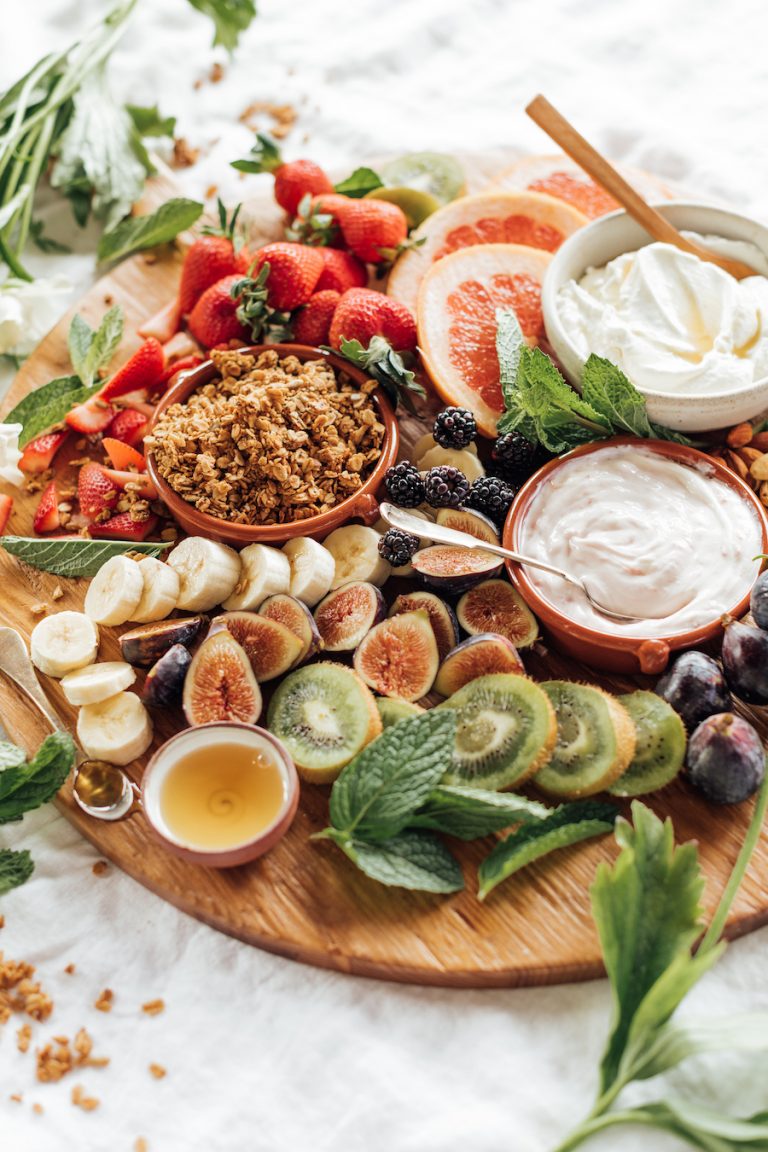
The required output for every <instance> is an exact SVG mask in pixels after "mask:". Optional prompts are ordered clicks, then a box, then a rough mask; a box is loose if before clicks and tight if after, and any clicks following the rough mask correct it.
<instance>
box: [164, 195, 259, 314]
mask: <svg viewBox="0 0 768 1152" xmlns="http://www.w3.org/2000/svg"><path fill="white" fill-rule="evenodd" d="M218 210H219V226H218V228H204V229H203V233H202V235H201V236H200V237H198V239H197V240H195V241H194V242H193V243H192V245H191V246H190V247H189V248H188V249H187V254H186V256H185V257H184V265H183V267H182V269H181V283H180V284H179V297H178V307H179V312H180V313H181V315H182V316H187V315H188V314H189V313H190V312H191V311H192V309H193V308H194V307H195V305H196V304H197V302H198V300H199V299H200V297H201V296H202V294H203V293H204V292H205V291H206V290H207V289H208V288H210V287H211V286H212V285H213V284H217V283H218V282H219V280H223V279H224V277H225V276H234V275H235V274H236V273H240V274H241V275H243V276H244V275H245V273H246V272H247V271H248V267H249V265H250V263H251V259H252V257H251V255H250V253H249V252H248V249H247V248H241V247H240V245H239V243H238V241H237V239H236V237H235V227H236V224H237V217H238V213H239V212H240V205H239V204H238V206H237V208H235V210H234V212H233V213H232V216H231V218H230V219H227V210H226V208H225V207H224V205H223V204H222V202H221V200H219V201H218Z"/></svg>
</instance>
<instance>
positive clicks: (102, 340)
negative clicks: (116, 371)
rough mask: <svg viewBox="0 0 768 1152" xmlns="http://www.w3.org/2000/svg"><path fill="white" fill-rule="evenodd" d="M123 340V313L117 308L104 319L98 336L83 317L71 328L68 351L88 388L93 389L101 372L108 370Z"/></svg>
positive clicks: (79, 317) (72, 324)
mask: <svg viewBox="0 0 768 1152" xmlns="http://www.w3.org/2000/svg"><path fill="white" fill-rule="evenodd" d="M122 338H123V310H122V308H121V307H120V306H119V305H118V304H116V305H115V306H114V307H113V308H110V309H109V311H108V312H107V313H106V315H105V316H104V319H103V320H102V322H101V324H100V325H99V327H98V328H97V329H96V331H95V332H94V331H93V329H92V328H91V327H90V326H89V325H88V324H87V323H86V321H85V320H84V319H83V317H82V316H80V315H79V313H78V314H77V315H75V316H73V318H72V323H71V324H70V326H69V336H68V341H67V342H68V347H69V358H70V360H71V361H72V367H73V368H74V369H75V372H76V373H77V375H78V376H79V377H80V379H81V381H82V382H83V384H84V385H85V387H86V388H90V387H91V385H92V384H93V382H94V380H95V379H96V376H97V373H98V372H99V369H101V368H105V367H106V366H107V364H109V362H110V360H111V359H112V357H113V356H114V354H115V352H116V351H117V349H118V346H119V344H120V341H121V340H122Z"/></svg>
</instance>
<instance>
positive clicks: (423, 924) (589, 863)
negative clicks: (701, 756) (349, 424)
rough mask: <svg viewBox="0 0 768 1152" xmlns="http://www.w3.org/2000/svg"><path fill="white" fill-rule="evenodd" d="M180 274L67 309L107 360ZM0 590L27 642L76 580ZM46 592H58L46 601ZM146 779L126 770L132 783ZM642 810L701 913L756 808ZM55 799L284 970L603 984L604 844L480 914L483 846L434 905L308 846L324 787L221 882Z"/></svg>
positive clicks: (767, 891)
mask: <svg viewBox="0 0 768 1152" xmlns="http://www.w3.org/2000/svg"><path fill="white" fill-rule="evenodd" d="M170 194H172V186H171V185H169V183H168V181H167V179H165V178H160V179H158V180H156V181H154V186H153V187H152V188H151V191H150V195H149V198H148V199H149V200H150V201H152V202H154V203H157V202H159V201H161V200H163V199H165V198H167V196H168V195H170ZM147 206H150V204H149V203H148V205H147ZM260 222H261V224H262V225H264V226H265V228H264V230H265V232H266V231H268V230H269V228H271V223H269V224H268V220H267V215H266V213H265V215H263V216H262V217H261V221H260ZM179 267H180V261H179V256H178V254H176V253H174V252H173V251H171V250H161V251H158V252H157V253H152V254H151V255H143V256H142V255H139V256H137V257H135V258H133V259H131V260H128V261H126V262H124V263H123V264H121V265H120V266H119V267H117V268H116V269H115V270H114V271H112V272H110V273H109V274H108V275H107V276H105V277H104V278H103V279H102V280H100V281H99V282H98V283H97V284H96V285H95V286H94V287H93V288H92V289H91V291H90V292H88V293H87V295H86V296H85V297H84V298H83V299H82V300H81V301H80V302H79V304H78V305H77V310H78V311H80V312H82V313H83V315H84V316H85V318H86V319H87V320H88V321H89V322H90V323H91V324H94V325H95V324H96V323H97V322H98V321H99V319H100V317H101V316H102V314H103V313H104V311H105V310H106V308H107V307H109V306H110V305H111V304H113V303H116V304H119V305H121V307H122V308H123V310H124V313H125V321H126V324H125V327H126V333H127V335H126V339H125V343H124V347H123V348H121V350H120V352H119V353H118V356H117V358H116V363H120V362H122V360H123V359H125V357H126V355H127V354H128V353H130V352H131V351H132V350H133V349H134V347H135V346H136V345H137V343H138V337H137V336H136V335H135V331H136V327H137V325H138V324H140V323H141V321H142V320H144V319H145V318H146V317H147V316H149V315H151V314H152V313H153V312H154V311H156V310H157V309H158V308H160V307H161V306H162V305H163V304H165V303H166V302H167V300H168V299H169V298H170V297H171V296H172V295H173V294H174V292H175V287H176V283H177V279H178V274H179ZM70 319H71V314H70V315H67V316H65V317H64V319H63V320H62V321H61V323H60V324H58V325H57V327H56V328H55V329H54V330H53V331H52V332H51V333H50V334H49V335H48V336H47V337H46V339H45V340H44V341H43V342H42V343H41V345H40V346H39V348H38V349H37V350H36V351H35V352H34V354H33V355H32V356H31V357H30V358H29V360H28V361H27V362H26V363H25V365H24V367H23V368H22V370H21V371H20V372H19V374H18V376H17V378H16V381H15V383H14V385H13V388H12V390H11V393H10V395H9V397H8V398H7V399H6V403H5V406H4V411H6V412H7V411H8V410H9V409H10V407H12V406H13V405H14V404H16V403H17V402H18V401H19V400H20V399H21V397H22V396H24V395H26V393H28V392H29V391H31V390H32V389H33V388H35V387H37V386H38V385H40V384H43V383H45V382H46V381H48V380H50V379H52V378H53V377H55V376H60V375H66V374H68V372H69V364H68V357H67V344H66V336H67V330H68V327H69V322H70ZM423 431H424V427H423V426H422V425H419V424H418V422H417V421H415V420H413V419H411V418H407V419H405V420H404V421H403V422H402V435H403V440H404V445H405V447H406V448H407V446H408V444H409V443H413V441H414V440H415V438H416V436H418V435H420V434H421V433H422V432H423ZM73 475H74V473H73ZM9 491H10V490H9ZM12 494H13V496H14V499H15V511H14V517H13V520H12V523H11V528H12V531H13V532H14V533H15V534H18V535H32V516H33V512H34V507H35V504H36V501H37V499H38V497H37V495H27V494H26V493H24V494H22V493H19V492H18V491H17V490H13V493H12ZM0 584H1V586H2V589H3V591H2V595H1V596H0V623H2V624H8V625H11V626H12V627H14V628H17V629H18V630H19V631H20V632H21V633H22V634H23V635H24V636H25V637H28V636H29V634H30V633H31V631H32V629H33V627H34V625H35V623H36V620H37V617H36V616H34V615H33V614H32V612H31V610H30V609H31V606H32V605H33V604H35V603H36V602H39V601H42V602H44V603H47V604H48V605H49V606H50V607H51V610H53V611H56V610H63V609H76V610H79V609H81V608H82V602H83V597H84V594H85V589H86V582H85V581H68V580H61V579H59V578H58V577H56V576H52V575H48V574H46V573H42V572H38V571H36V570H34V569H31V568H28V567H26V566H24V565H21V564H19V563H18V562H17V561H16V560H15V559H13V558H11V557H10V556H8V555H7V554H5V553H4V552H0ZM396 584H397V581H392V583H391V585H390V587H389V588H388V589H386V590H385V591H386V593H387V594H388V595H390V596H394V595H396V594H397V590H396V589H395V590H393V589H394V586H395V585H396ZM56 585H60V586H61V588H62V589H63V591H64V596H63V598H62V599H60V600H58V601H56V602H54V600H53V598H52V592H53V590H54V588H55V587H56ZM102 634H103V642H102V646H101V651H100V658H101V659H106V660H112V659H117V658H118V657H119V649H118V644H117V633H116V631H115V630H114V629H103V630H102ZM526 666H527V668H528V671H529V672H530V673H531V674H532V675H533V676H534V677H535V678H538V679H542V678H548V677H561V678H568V679H582V680H583V679H587V680H592V681H596V682H599V683H601V684H603V685H604V686H605V687H608V688H612V689H614V690H618V691H627V690H629V689H631V688H632V687H633V685H632V683H631V682H630V681H628V680H618V679H615V678H607V677H598V676H596V675H595V674H594V673H592V672H591V671H590V670H588V669H586V668H585V667H583V666H581V665H578V664H576V663H574V662H573V661H569V660H566V659H565V658H563V657H560V656H558V655H557V654H555V653H551V652H547V651H545V650H544V648H543V646H541V647H540V648H539V650H537V651H536V652H532V653H526ZM43 679H44V687H45V690H46V691H47V692H48V693H49V694H50V697H51V700H52V701H53V703H54V705H55V707H56V708H57V710H58V711H59V713H60V714H61V716H62V717H63V718H64V719H65V720H66V721H67V723H71V724H72V726H73V727H74V722H75V711H76V710H75V709H73V708H71V707H70V706H69V705H68V704H67V703H66V701H65V700H64V697H63V695H62V693H61V691H60V689H59V686H58V682H56V681H53V680H49V679H47V678H43ZM645 686H648V685H645ZM0 709H1V711H0V715H1V716H2V720H3V723H4V724H5V725H6V727H7V728H8V729H9V731H10V733H11V735H12V736H13V737H14V738H16V739H18V740H19V741H20V742H21V743H23V744H24V745H25V746H26V747H28V748H33V747H36V746H37V744H38V743H39V742H40V740H41V739H42V738H43V737H44V735H45V734H46V732H45V728H44V727H43V724H42V721H41V720H40V718H39V717H38V715H37V714H36V713H35V712H34V710H33V708H32V706H31V705H30V704H28V703H27V702H26V700H25V699H24V698H23V697H22V696H21V694H20V693H18V692H17V691H16V689H15V687H14V686H13V685H11V684H10V683H9V682H8V681H7V680H6V679H5V678H4V677H2V676H0ZM748 714H749V716H750V719H752V721H753V722H754V723H756V724H757V726H758V727H759V728H760V730H761V732H762V733H763V734H765V733H766V724H765V722H764V721H763V719H762V717H760V716H759V715H757V714H755V713H754V712H752V711H750V712H749V713H748ZM183 723H184V721H183V718H182V716H181V715H180V714H177V715H174V714H168V713H158V714H156V715H155V725H156V740H155V746H157V745H158V744H159V743H161V742H162V741H164V740H166V739H167V738H168V737H169V736H171V735H172V734H173V733H174V732H175V731H177V730H178V728H179V727H180V726H182V725H183ZM142 767H143V765H142V764H137V765H136V766H135V778H136V779H137V780H140V776H141V771H142ZM650 802H651V803H652V805H653V807H654V808H655V810H656V811H657V812H659V813H660V814H662V815H667V814H669V815H671V816H672V818H673V820H674V825H675V830H676V834H677V838H678V839H679V840H689V839H695V840H697V841H698V843H699V846H700V851H701V858H702V862H703V867H704V870H705V873H706V876H707V888H706V895H705V905H706V907H707V909H708V910H711V909H712V908H713V907H714V905H715V904H716V902H717V900H718V898H719V896H720V894H721V892H722V889H723V886H724V884H725V882H726V880H727V877H728V874H729V871H730V869H731V866H732V864H733V862H734V860H735V858H736V855H737V853H738V850H739V847H740V845H741V841H742V837H743V834H744V830H745V828H746V826H747V823H748V821H749V816H750V812H751V805H750V804H742V805H739V806H737V807H734V808H715V807H713V806H710V805H708V804H706V803H704V802H703V801H702V800H700V799H699V798H698V797H697V796H696V795H694V794H693V793H692V792H691V791H690V790H689V789H688V788H687V787H686V786H685V785H684V784H683V783H677V784H674V785H672V786H670V787H669V788H667V789H665V790H664V791H663V792H661V793H659V794H657V795H656V796H654V797H652V798H651V800H650ZM57 803H58V805H59V807H60V809H61V811H62V812H63V813H64V815H65V816H66V817H67V819H68V820H70V821H71V822H72V823H73V824H74V825H75V826H76V827H77V828H79V829H80V831H81V832H82V833H83V835H84V836H86V837H87V838H88V839H89V840H90V841H91V842H92V843H93V844H94V845H96V847H97V848H98V849H99V851H100V852H101V853H103V854H104V856H106V857H108V858H109V859H110V860H112V861H113V862H114V863H115V864H117V865H119V867H121V868H122V869H123V870H124V871H125V872H127V873H128V874H129V875H131V876H133V877H134V878H135V879H136V880H138V881H139V882H140V883H141V884H144V885H145V886H146V887H147V888H149V889H151V890H152V891H153V892H156V893H157V894H158V895H160V896H162V897H163V898H164V899H166V900H169V901H170V902H171V903H172V904H175V905H176V906H177V907H178V908H180V909H182V910H183V911H185V912H188V913H190V914H191V915H192V916H196V917H197V918H198V919H199V920H203V921H205V922H206V923H207V924H210V925H211V926H212V927H214V928H218V929H219V930H220V931H222V932H226V933H228V934H230V935H232V936H236V937H237V938H239V939H240V940H243V941H245V942H247V943H249V944H253V945H255V946H257V947H259V948H264V949H266V950H268V951H270V952H275V953H278V954H280V955H282V956H287V957H290V958H291V959H294V960H301V961H303V962H304V963H308V964H314V965H317V966H318V967H323V968H332V969H336V970H338V971H341V972H348V973H354V974H357V975H364V976H375V977H379V978H382V979H387V980H399V981H403V982H408V983H417V984H437V985H447V986H455V987H475V988H480V987H505V986H507V987H509V986H515V985H530V984H553V983H559V982H564V981H570V980H585V979H590V978H592V977H596V976H599V975H601V973H602V965H601V961H600V951H599V947H598V941H597V936H596V932H595V928H594V925H593V922H592V918H591V915H590V906H589V887H590V884H591V882H592V879H593V877H594V874H595V868H596V866H597V864H598V863H599V862H600V861H601V860H611V859H612V858H613V857H614V855H615V852H616V849H615V845H614V841H613V838H612V837H610V836H608V837H604V838H603V839H601V840H600V841H598V842H592V843H588V844H584V845H578V846H576V847H574V848H572V849H568V850H565V851H561V852H557V853H555V854H553V855H552V856H551V857H549V858H548V859H546V860H544V861H543V862H541V863H538V864H534V865H532V866H530V867H528V868H526V869H525V870H524V871H523V872H521V873H519V874H518V875H516V876H515V877H513V878H512V879H511V880H509V881H508V882H506V883H505V884H503V885H501V886H500V887H499V888H498V889H497V890H496V891H495V892H494V893H493V894H492V895H491V896H490V898H489V899H488V900H487V901H486V902H485V903H483V904H481V903H480V902H479V901H478V900H477V898H476V896H475V891H476V888H477V875H476V873H477V865H478V863H479V861H480V860H481V859H482V858H483V857H484V856H485V855H487V853H488V852H489V850H490V848H491V846H492V844H493V839H492V838H488V839H487V840H483V841H479V842H476V843H474V844H461V843H459V842H457V841H451V847H452V849H453V850H454V851H455V852H456V855H457V856H458V857H459V859H460V861H461V863H462V866H463V868H464V874H465V879H466V890H465V891H464V892H462V893H460V894H458V895H455V896H450V897H441V896H430V895H424V894H420V893H412V892H407V891H403V890H400V889H394V888H386V887H383V886H382V885H380V884H377V883H375V882H374V881H372V880H369V879H367V878H366V877H365V876H363V875H362V874H361V873H360V872H358V871H357V870H356V869H355V868H354V866H353V865H352V864H351V863H350V862H349V861H348V860H347V859H346V858H345V857H344V856H343V855H342V854H341V853H340V852H339V851H338V850H337V849H336V848H335V847H334V846H333V845H332V844H330V843H329V842H319V843H315V844H312V843H310V842H309V839H308V837H309V836H310V834H311V833H313V832H315V831H317V830H319V829H320V828H322V827H324V826H325V824H326V823H327V815H328V789H327V788H320V787H311V786H308V785H304V786H303V787H302V798H301V803H300V807H299V812H298V815H297V817H296V820H295V822H294V824H293V827H292V828H291V830H290V832H289V833H288V835H287V836H286V837H285V839H284V840H283V841H282V842H281V843H280V844H279V845H278V846H277V847H276V848H275V849H274V850H273V851H272V852H271V853H270V854H269V855H267V856H266V857H264V858H263V859H261V860H258V861H256V862H255V863H253V864H251V865H248V866H246V867H241V868H236V869H231V870H222V871H213V870H210V869H205V868H199V867H195V866H193V865H190V864H186V863H184V862H182V861H181V860H178V859H177V858H176V857H174V856H171V855H169V854H168V853H167V852H166V851H165V850H164V849H163V848H162V847H161V845H160V844H159V842H157V841H156V840H154V839H153V837H152V836H151V834H150V832H149V830H148V826H147V824H146V823H145V821H144V819H143V817H142V816H141V814H140V813H139V814H136V815H134V816H133V817H131V818H130V819H129V820H126V821H124V822H123V823H120V824H115V825H110V824H103V823H99V822H98V821H96V820H91V819H89V818H88V817H87V816H85V815H84V814H83V813H82V812H81V811H80V810H79V809H78V808H77V807H76V806H75V804H74V802H73V800H72V794H71V788H70V786H69V785H67V786H65V788H64V789H63V790H62V792H61V794H60V796H59V799H58V801H57ZM766 921H768V835H766V833H764V834H763V836H762V839H761V841H760V844H759V846H758V849H757V852H756V854H755V856H754V859H753V864H752V868H751V871H750V874H749V876H748V877H747V879H746V881H745V883H744V885H743V887H742V889H741V891H740V893H739V896H738V899H737V901H736V904H735V907H734V909H733V914H732V917H731V920H730V922H729V926H728V932H729V934H730V935H731V936H737V935H740V934H743V933H745V932H749V931H751V930H752V929H754V928H756V927H758V926H759V925H761V924H763V923H765V922H766Z"/></svg>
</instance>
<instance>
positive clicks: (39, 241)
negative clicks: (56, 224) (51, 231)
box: [29, 220, 72, 253]
mask: <svg viewBox="0 0 768 1152" xmlns="http://www.w3.org/2000/svg"><path fill="white" fill-rule="evenodd" d="M29 238H30V240H31V241H32V243H33V244H34V246H35V248H37V250H38V251H39V252H45V253H50V252H59V253H66V252H71V251H72V249H71V248H70V247H69V246H68V245H67V244H62V243H61V241H60V240H54V238H53V236H47V235H46V232H45V227H44V225H43V222H42V220H30V222H29Z"/></svg>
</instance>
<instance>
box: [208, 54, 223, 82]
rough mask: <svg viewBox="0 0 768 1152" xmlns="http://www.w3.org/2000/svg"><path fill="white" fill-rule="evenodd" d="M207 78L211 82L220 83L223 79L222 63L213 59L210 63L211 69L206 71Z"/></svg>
mask: <svg viewBox="0 0 768 1152" xmlns="http://www.w3.org/2000/svg"><path fill="white" fill-rule="evenodd" d="M208 79H209V80H210V82H211V84H220V83H221V81H222V80H223V79H224V65H223V64H221V63H220V62H219V61H218V60H215V61H214V62H213V64H212V65H211V70H210V72H209V73H208Z"/></svg>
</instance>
